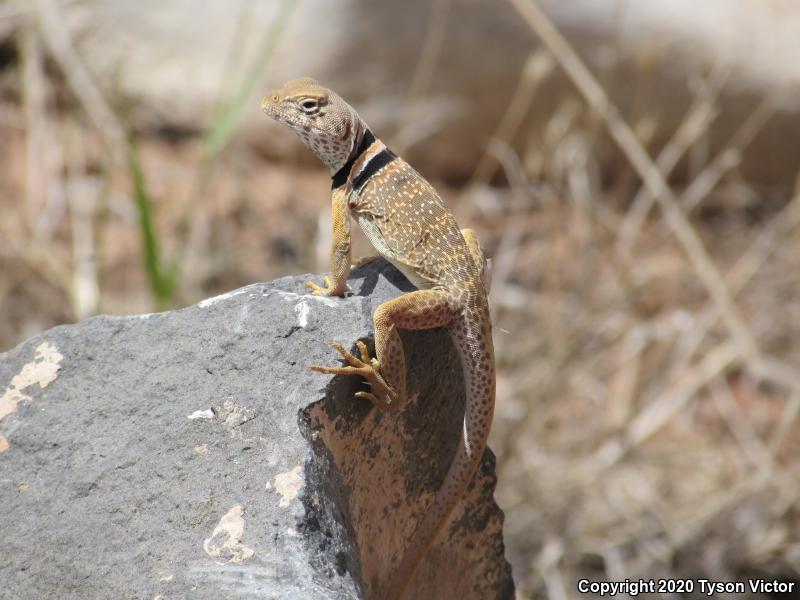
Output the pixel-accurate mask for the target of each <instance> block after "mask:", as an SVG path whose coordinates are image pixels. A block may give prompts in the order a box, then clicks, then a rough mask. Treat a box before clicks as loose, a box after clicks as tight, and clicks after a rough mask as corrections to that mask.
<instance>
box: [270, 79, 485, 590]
mask: <svg viewBox="0 0 800 600" xmlns="http://www.w3.org/2000/svg"><path fill="white" fill-rule="evenodd" d="M261 107H262V109H263V110H264V112H266V114H267V115H269V116H270V117H272V118H273V119H275V120H276V121H278V122H280V123H282V124H284V125H286V126H288V127H289V128H290V129H292V130H293V131H294V132H295V133H296V134H297V135H298V136H299V137H300V139H301V140H302V141H303V142H304V143H305V145H306V146H307V147H308V148H309V149H310V150H311V151H312V152H313V153H314V154H315V155H316V156H317V158H319V159H320V160H321V161H322V162H323V163H325V164H326V165H327V166H328V167H330V170H331V176H332V221H333V244H332V249H331V254H330V272H331V276H330V277H327V276H326V277H325V278H324V287H323V286H319V285H317V284H315V283H313V282H309V283H308V284H307V285H308V286H309V288H311V291H312V292H313V293H314V294H316V295H321V296H342V295H344V293H345V292H346V291H347V276H348V273H349V272H350V270H351V268H352V266H351V250H350V222H351V217H353V218H355V220H356V221H357V222H358V224H359V225H360V226H361V228H362V229H363V231H364V233H365V234H366V236H367V238H368V239H369V241H370V242H371V243H372V245H373V246H374V247H375V249H376V250H377V251H378V252H379V253H380V254H381V255H383V256H384V257H385V258H386V259H388V260H389V261H390V262H392V263H393V264H394V265H395V266H396V267H397V268H398V269H399V270H400V271H402V272H403V274H405V275H406V277H407V278H408V279H409V280H410V281H411V282H412V283H413V284H414V285H415V286H416V287H417V288H418V290H417V291H413V292H409V293H407V294H403V295H402V296H399V297H398V298H395V299H393V300H390V301H388V302H385V303H383V304H381V305H380V306H379V307H378V308H377V310H376V311H375V314H374V322H375V354H376V357H375V358H371V357H370V356H369V352H368V350H367V347H366V345H365V344H364V343H363V342H362V341H360V340H358V341H357V342H356V345H357V347H358V353H359V355H360V356H355V355H353V354H351V353H350V352H348V351H347V349H345V347H344V346H342V345H341V344H339V343H332V346H333V347H334V348H336V350H337V351H338V352H339V353H340V354H341V355H342V357H344V359H345V361H346V362H347V366H342V367H321V366H311V367H310V368H311V369H312V370H314V371H318V372H320V373H327V374H333V375H360V376H362V377H364V379H366V380H367V382H368V383H369V384H370V391H369V392H365V391H362V392H357V393H356V396H357V397H359V398H364V399H367V400H370V401H371V402H372V403H373V404H374V405H375V406H377V407H378V408H379V409H381V410H386V411H391V412H398V411H400V410H402V408H403V405H404V403H405V400H406V368H405V356H404V353H403V344H402V341H401V339H400V335H399V334H398V331H397V330H398V329H430V328H434V327H446V328H447V329H448V331H449V332H450V336H451V338H452V340H453V342H454V344H455V347H456V349H457V351H458V355H459V357H460V360H461V366H462V370H463V374H464V381H465V387H466V394H467V399H466V408H465V413H464V421H463V429H462V432H461V440H460V442H459V445H458V448H457V451H456V455H455V457H454V459H453V461H452V463H451V465H450V467H449V470H448V472H447V475H446V476H445V479H444V482H443V483H442V485H441V487H440V488H439V490H438V491H437V493H436V495H435V496H434V498H433V500H432V501H431V503H430V506H429V507H428V508H427V509H426V512H425V514H424V517H423V518H422V520H421V522H420V523H419V525H418V526H417V528H416V530H415V531H414V534H413V535H412V537H411V539H410V541H409V543H408V545H407V547H406V549H405V551H404V553H403V556H402V559H401V560H400V562H399V565H398V566H397V568H396V569H395V570H394V572H393V573H392V574H391V576H390V577H389V579H388V581H387V582H386V584H385V585H383V586H382V588H381V589H380V590H379V591H378V593H377V595H376V597H377V598H379V600H398V599H399V598H401V597H402V595H403V592H404V590H405V588H406V586H407V585H408V583H409V580H410V579H411V576H412V575H413V573H414V570H415V569H416V567H417V565H418V564H419V562H420V560H421V559H422V558H423V556H424V554H425V552H426V551H427V550H428V548H429V547H430V546H431V545H432V544H433V542H434V541H435V538H436V536H437V534H438V533H439V532H440V531H441V529H442V528H443V527H444V525H445V524H446V523H447V520H448V517H449V516H450V513H451V512H452V511H453V509H454V508H455V506H456V505H457V504H458V502H459V500H460V499H461V497H462V496H463V494H464V491H465V489H466V487H467V485H468V484H469V482H470V481H471V480H472V478H473V476H474V475H475V472H476V470H477V468H478V465H479V463H480V460H481V457H482V456H483V451H484V448H485V446H486V439H487V437H488V435H489V428H490V426H491V421H492V414H493V412H494V399H495V367H494V349H493V345H492V325H491V318H490V314H489V306H488V300H487V282H486V280H485V271H486V270H485V261H484V258H483V252H482V250H481V248H480V245H479V243H478V241H477V238H476V237H475V235H474V233H473V232H472V231H471V230H468V229H465V230H463V231H462V230H460V229H459V228H458V226H457V225H456V222H455V219H454V218H453V215H452V214H451V212H450V211H449V210H448V209H447V207H445V205H444V202H443V201H442V199H441V197H440V196H439V194H438V193H437V192H436V190H434V188H433V187H432V186H431V185H430V184H429V183H428V182H427V181H426V180H425V179H424V178H423V177H422V176H421V175H420V174H419V173H417V172H416V171H415V170H414V169H413V168H412V167H411V166H410V165H409V164H408V163H406V162H405V161H404V160H403V159H402V158H399V157H397V156H395V154H394V153H392V151H391V150H389V149H388V148H387V147H386V146H385V145H384V144H383V142H381V141H380V140H379V139H377V138H376V137H375V136H374V134H373V133H372V132H371V131H370V130H369V128H368V127H367V125H366V124H365V123H364V121H363V120H362V119H361V118H360V117H359V116H358V113H356V111H355V110H354V109H353V108H352V107H351V106H350V105H349V104H347V102H345V101H344V100H343V99H342V98H341V97H339V96H338V95H337V94H336V93H334V92H333V91H331V90H329V89H327V88H325V87H323V86H322V85H320V84H319V83H317V82H316V81H314V80H313V79H309V78H302V79H295V80H292V81H290V82H288V83H286V84H285V85H283V87H281V88H279V89H277V90H275V91H272V92H269V93H268V94H267V95H266V96H265V97H264V99H263V100H262V103H261Z"/></svg>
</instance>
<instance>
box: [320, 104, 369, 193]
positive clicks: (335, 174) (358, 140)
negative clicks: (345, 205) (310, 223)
mask: <svg viewBox="0 0 800 600" xmlns="http://www.w3.org/2000/svg"><path fill="white" fill-rule="evenodd" d="M375 141H376V140H375V134H373V133H372V131H370V129H369V127H367V126H366V124H365V123H364V122H363V121H362V120H361V119H358V121H357V122H356V124H355V127H354V128H353V141H352V143H351V147H350V154H348V156H347V158H346V159H345V160H344V162H343V163H338V164H334V165H329V166H330V168H331V180H332V181H333V184H332V187H333V188H334V189H336V188H337V187H340V186H342V185H344V183H345V182H346V181H347V178H348V176H349V175H350V171H352V169H353V165H354V164H355V162H356V161H357V160H358V159H359V157H360V156H361V155H362V154H364V153H365V152H366V151H367V150H368V149H369V147H370V146H371V145H372V144H374V143H375Z"/></svg>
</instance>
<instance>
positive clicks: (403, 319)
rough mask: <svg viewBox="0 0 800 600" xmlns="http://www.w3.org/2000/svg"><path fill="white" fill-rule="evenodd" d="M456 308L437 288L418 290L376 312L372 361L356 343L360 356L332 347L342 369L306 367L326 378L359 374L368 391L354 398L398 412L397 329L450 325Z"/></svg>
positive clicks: (401, 377) (402, 384) (402, 391)
mask: <svg viewBox="0 0 800 600" xmlns="http://www.w3.org/2000/svg"><path fill="white" fill-rule="evenodd" d="M457 314H458V307H457V305H456V303H454V302H453V300H452V298H451V296H450V294H449V293H447V292H446V291H444V290H440V289H435V288H434V289H431V290H419V291H416V292H410V293H408V294H403V295H402V296H399V297H397V298H394V299H393V300H389V301H388V302H384V303H383V304H381V305H380V306H379V307H378V309H377V310H376V311H375V317H374V321H375V354H376V357H375V358H370V356H369V352H368V351H367V347H366V345H365V344H364V342H362V341H360V340H359V341H358V342H356V345H357V346H358V350H359V353H360V355H361V356H355V355H353V354H351V353H350V352H348V351H347V349H345V348H344V346H342V345H341V344H338V343H336V342H334V343H333V344H332V346H333V347H334V348H335V349H336V350H337V351H338V352H339V353H340V354H341V355H342V357H343V358H344V359H345V361H346V362H347V365H346V366H342V367H320V366H317V365H314V366H311V367H309V368H310V369H311V370H312V371H317V372H318V373H327V374H329V375H360V376H361V377H363V378H364V379H366V380H367V382H368V383H369V384H370V387H371V389H370V391H369V392H357V393H356V397H358V398H363V399H365V400H369V401H370V402H372V403H373V404H374V405H375V406H377V407H378V408H379V409H381V410H385V411H389V412H399V411H401V410H402V409H403V406H404V405H405V401H406V365H405V353H404V352H403V342H402V340H401V339H400V334H399V333H398V329H433V328H434V327H442V326H444V325H447V324H448V323H450V322H452V321H453V320H454V319H455V317H456V315H457Z"/></svg>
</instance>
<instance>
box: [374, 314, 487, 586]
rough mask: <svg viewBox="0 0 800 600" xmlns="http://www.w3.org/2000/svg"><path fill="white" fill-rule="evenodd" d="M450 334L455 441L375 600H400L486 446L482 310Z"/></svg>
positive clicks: (462, 320) (455, 325)
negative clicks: (457, 393) (459, 380)
mask: <svg viewBox="0 0 800 600" xmlns="http://www.w3.org/2000/svg"><path fill="white" fill-rule="evenodd" d="M477 310H481V309H480V308H477ZM481 312H483V311H481ZM450 333H451V337H452V339H453V342H454V343H455V345H456V348H457V349H458V353H459V355H460V358H461V366H462V370H463V372H464V381H465V386H466V406H465V410H464V426H463V427H462V430H461V438H460V440H459V444H458V448H457V449H456V454H455V456H454V457H453V461H452V463H451V464H450V468H449V469H448V471H447V475H446V476H445V478H444V482H443V483H442V485H441V487H440V488H439V490H438V491H437V492H436V495H435V496H434V498H433V500H432V501H431V504H430V506H429V507H428V508H427V509H426V512H425V516H424V517H423V518H422V521H421V522H420V523H419V525H418V526H417V529H416V530H415V531H414V534H413V535H412V537H411V540H410V541H409V543H408V546H407V547H406V549H405V550H404V552H403V558H402V559H401V561H400V565H399V566H398V567H397V569H396V570H395V572H394V573H393V575H392V578H391V580H390V581H389V584H388V585H387V586H386V587H385V588H384V591H383V592H382V593H380V594H378V595H377V596H376V599H377V600H400V599H401V598H402V597H403V593H404V591H405V589H406V586H407V585H408V584H409V582H410V581H411V577H412V575H413V574H414V571H415V569H416V568H417V565H418V564H419V562H420V561H421V560H422V558H423V557H424V556H425V553H426V552H427V550H428V549H429V548H430V547H431V545H432V544H433V542H434V541H435V539H436V536H437V535H438V534H439V532H440V531H441V530H442V529H443V528H444V526H445V525H446V524H447V521H448V518H449V517H450V514H451V513H452V512H453V509H455V507H456V506H457V505H458V503H459V501H460V500H461V498H462V497H463V495H464V492H465V490H466V488H467V486H468V485H469V483H470V481H472V478H473V477H474V475H475V472H476V471H477V470H478V466H479V465H480V462H481V459H482V458H483V452H484V449H485V448H486V438H487V437H488V434H489V427H490V425H491V422H492V414H493V411H494V395H495V371H494V351H493V348H492V337H491V335H492V332H491V325H490V321H489V315H488V310H486V313H485V314H484V315H483V318H479V317H477V316H476V315H471V316H470V315H466V314H465V315H464V316H463V317H462V318H460V319H458V320H457V322H455V323H453V324H452V325H451V326H450Z"/></svg>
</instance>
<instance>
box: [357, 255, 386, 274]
mask: <svg viewBox="0 0 800 600" xmlns="http://www.w3.org/2000/svg"><path fill="white" fill-rule="evenodd" d="M380 257H381V255H380V254H372V255H369V256H362V257H361V258H359V259H358V260H357V261H356V262H354V263H353V264H352V265H351V266H350V268H351V269H352V270H356V269H358V268H359V267H363V266H364V265H368V264H369V263H371V262H374V261H376V260H378V259H379V258H380Z"/></svg>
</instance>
